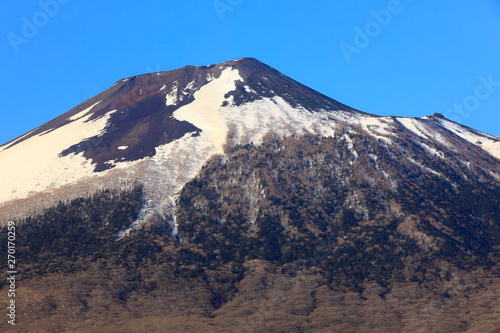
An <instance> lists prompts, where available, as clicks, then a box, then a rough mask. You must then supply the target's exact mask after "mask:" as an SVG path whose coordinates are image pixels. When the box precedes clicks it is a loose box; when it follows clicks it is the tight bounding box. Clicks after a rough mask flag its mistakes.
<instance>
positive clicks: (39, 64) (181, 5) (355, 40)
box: [0, 0, 500, 143]
mask: <svg viewBox="0 0 500 333" xmlns="http://www.w3.org/2000/svg"><path fill="white" fill-rule="evenodd" d="M45 3H46V4H48V5H43V4H45ZM54 3H56V4H58V8H56V7H54ZM50 4H51V5H50ZM377 13H378V14H377ZM377 16H378V21H377ZM30 28H31V29H30ZM33 28H34V29H33ZM499 36H500V2H499V1H497V0H460V1H456V0H455V1H454V0H440V1H431V0H413V1H411V0H400V1H397V0H391V1H389V0H364V1H344V0H329V1H325V0H321V1H320V0H310V1H302V0H301V1H298V0H288V1H274V0H216V1H214V0H191V1H167V0H161V1H160V0H150V1H93V0H87V1H82V0H41V1H40V2H37V1H18V0H3V1H2V2H0V61H1V62H0V64H1V66H0V99H1V101H2V103H1V111H0V126H1V131H0V143H4V142H6V141H8V140H10V139H12V138H14V137H16V136H19V135H21V134H24V133H25V132H27V131H29V130H31V129H33V128H35V127H36V126H39V125H41V124H42V123H44V122H46V121H49V120H51V119H52V118H54V117H56V116H58V115H59V114H61V113H63V112H66V111H67V110H69V109H70V108H72V107H74V106H75V105H77V104H79V103H81V102H83V101H84V100H86V99H88V98H90V97H92V96H94V95H95V94H97V93H99V92H101V91H103V90H104V89H107V88H108V87H110V86H111V85H112V84H113V83H114V82H115V81H117V80H119V79H121V78H124V77H128V76H132V75H136V74H143V73H146V72H151V71H158V70H170V69H175V68H178V67H182V66H185V65H207V64H212V63H218V62H223V61H227V60H232V59H236V58H240V57H255V58H257V59H259V60H261V61H263V62H265V63H267V64H268V65H270V66H273V67H275V68H277V69H278V70H280V71H282V72H283V73H285V74H287V75H289V76H291V77H292V78H294V79H296V80H298V81H300V82H302V83H304V84H306V85H308V86H309V87H311V88H313V89H315V90H318V91H320V92H322V93H324V94H326V95H328V96H330V97H332V98H335V99H337V100H339V101H341V102H343V103H345V104H348V105H350V106H352V107H355V108H358V109H360V110H363V111H366V112H371V113H375V114H380V115H401V116H413V117H422V116H425V115H430V114H433V113H435V112H439V113H443V114H444V113H447V115H448V116H449V117H450V118H452V119H455V120H458V121H460V122H461V123H463V124H465V125H468V126H471V127H473V128H476V129H479V130H482V131H485V132H488V133H490V134H494V135H498V136H500V126H499V125H500V38H499ZM455 104H457V106H461V108H462V110H461V111H458V108H457V109H455V107H454V105H455Z"/></svg>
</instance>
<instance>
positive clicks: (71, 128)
mask: <svg viewBox="0 0 500 333" xmlns="http://www.w3.org/2000/svg"><path fill="white" fill-rule="evenodd" d="M87 110H90V108H89V109H87ZM115 111H116V110H114V111H110V112H108V113H107V114H106V115H105V116H103V117H101V118H99V119H96V120H93V121H87V120H88V118H89V117H90V116H89V117H82V116H81V115H83V113H84V112H86V111H85V110H84V111H82V112H80V113H79V115H80V116H79V118H75V119H77V120H74V121H73V122H71V123H69V124H66V125H65V126H62V127H60V128H58V129H56V130H54V131H49V132H45V133H42V134H39V135H35V136H32V137H30V138H29V139H27V140H25V141H22V142H20V143H18V144H16V145H15V146H14V147H12V148H11V149H6V150H3V151H0V175H2V178H1V180H0V202H3V201H7V200H11V199H19V198H25V197H27V196H29V195H30V193H31V192H40V191H45V190H48V189H51V188H57V187H59V186H61V185H65V184H69V183H73V182H76V181H79V180H81V179H83V178H85V177H87V176H88V175H90V174H92V172H93V169H94V166H93V165H92V163H91V161H90V160H87V159H86V158H84V157H83V153H81V154H78V155H75V154H71V155H68V156H65V157H60V156H59V154H60V153H61V152H62V151H63V150H65V149H67V148H68V147H70V146H72V145H74V144H77V143H79V142H81V141H83V140H85V139H87V138H90V137H93V136H96V135H99V134H101V133H102V131H103V129H104V128H105V126H106V123H107V121H108V119H109V117H110V115H111V114H112V113H113V112H115Z"/></svg>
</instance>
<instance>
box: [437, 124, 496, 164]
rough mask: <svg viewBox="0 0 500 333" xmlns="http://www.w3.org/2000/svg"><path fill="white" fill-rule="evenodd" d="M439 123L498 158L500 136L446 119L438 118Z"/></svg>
mask: <svg viewBox="0 0 500 333" xmlns="http://www.w3.org/2000/svg"><path fill="white" fill-rule="evenodd" d="M439 123H440V124H441V126H443V127H444V128H446V129H447V130H449V131H451V132H453V133H455V134H456V135H458V136H459V137H461V138H462V139H464V140H467V141H469V142H470V143H473V144H475V145H476V146H479V147H481V148H482V149H483V150H486V151H487V152H488V153H490V154H491V155H493V156H495V157H496V158H499V159H500V138H498V137H495V136H493V135H490V134H486V133H482V132H479V131H471V130H469V129H468V128H467V127H465V126H461V125H459V124H457V123H454V122H452V121H449V120H446V119H440V120H439Z"/></svg>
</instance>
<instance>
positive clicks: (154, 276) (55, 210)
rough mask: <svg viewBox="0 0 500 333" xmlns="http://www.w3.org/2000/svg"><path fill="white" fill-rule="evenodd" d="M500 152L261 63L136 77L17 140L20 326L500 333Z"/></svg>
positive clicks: (452, 129)
mask: <svg viewBox="0 0 500 333" xmlns="http://www.w3.org/2000/svg"><path fill="white" fill-rule="evenodd" d="M499 158H500V140H499V138H498V137H494V136H491V135H488V134H485V133H481V132H478V131H476V130H474V129H471V128H468V127H465V126H462V125H460V124H457V123H454V122H452V121H450V120H447V119H446V118H445V117H443V116H442V115H439V114H435V115H432V116H429V117H423V118H403V117H379V116H376V115H372V114H367V113H364V112H361V111H358V110H355V109H353V108H350V107H348V106H346V105H343V104H341V103H340V102H337V101H335V100H333V99H331V98H329V97H326V96H324V95H322V94H320V93H318V92H316V91H314V90H312V89H310V88H308V87H305V86H303V85H302V84H300V83H298V82H296V81H294V80H293V79H291V78H288V77H287V76H285V75H284V74H282V73H280V72H279V71H277V70H275V69H273V68H271V67H269V66H267V65H265V64H263V63H261V62H259V61H257V60H255V59H252V58H245V59H238V60H234V61H230V62H226V63H221V64H216V65H210V66H201V67H194V66H187V67H184V68H181V69H177V70H173V71H168V72H160V73H151V74H145V75H140V76H135V77H131V78H127V79H123V80H120V81H117V82H116V83H115V84H114V85H113V86H112V87H110V88H109V89H108V90H106V91H104V92H102V93H101V94H99V95H97V96H95V97H93V98H91V99H89V100H88V101H86V102H84V103H82V104H81V105H79V106H77V107H75V108H74V109H72V110H70V111H68V112H67V113H65V114H62V115H61V116H59V117H57V118H56V119H54V120H52V121H50V122H48V123H47V124H44V125H42V126H40V127H39V128H36V129H34V130H33V131H31V132H29V133H27V134H25V135H24V136H21V137H19V138H16V139H14V140H12V141H10V142H8V143H6V144H4V145H2V146H0V177H1V178H0V182H1V185H2V186H1V187H0V216H2V220H3V222H1V221H0V223H3V224H5V222H6V221H9V220H16V223H17V230H16V231H17V239H16V241H17V249H16V251H17V252H16V253H17V254H16V255H17V257H18V258H19V261H20V262H22V269H21V267H20V268H19V271H20V273H19V276H18V290H17V295H18V299H19V303H18V304H19V307H18V308H17V311H18V312H17V314H18V319H19V324H18V325H16V327H11V326H10V325H8V324H7V323H6V321H1V322H0V329H1V330H2V332H9V331H15V332H301V333H303V332H314V333H316V332H497V331H498V327H500V322H499V319H498V318H500V316H498V308H499V306H498V304H499V303H498V299H497V295H498V292H500V284H499V282H500V281H499V279H498V276H499V270H498V267H499V261H498V260H499V252H498V251H499V249H500V224H499V221H500V210H499V208H498V207H500V159H499ZM54 170H57V171H56V172H54ZM6 242H7V230H6V229H5V228H3V229H2V230H1V231H0V243H2V244H6ZM5 251H6V249H5V248H3V247H2V248H1V249H0V255H3V256H4V257H6V255H7V254H6V253H5ZM0 288H1V290H2V293H4V292H5V291H6V290H7V288H8V286H7V284H6V283H5V281H4V282H1V281H0ZM5 315H6V308H5V307H4V308H3V309H0V316H3V317H6V316H5ZM14 328H15V329H14Z"/></svg>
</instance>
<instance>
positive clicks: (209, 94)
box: [173, 69, 242, 154]
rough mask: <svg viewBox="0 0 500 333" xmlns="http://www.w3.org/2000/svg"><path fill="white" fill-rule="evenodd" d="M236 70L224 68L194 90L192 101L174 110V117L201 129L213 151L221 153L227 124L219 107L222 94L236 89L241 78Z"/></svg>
mask: <svg viewBox="0 0 500 333" xmlns="http://www.w3.org/2000/svg"><path fill="white" fill-rule="evenodd" d="M241 79H242V78H241V76H240V75H239V71H238V70H234V69H226V70H224V71H223V72H222V74H221V76H220V77H219V78H218V79H216V80H214V81H211V82H210V83H208V84H206V85H205V86H203V87H202V88H201V89H200V90H198V91H197V92H195V94H194V99H195V100H194V101H193V102H191V103H189V104H188V105H185V106H183V107H181V108H180V109H178V110H177V111H175V112H174V114H173V116H174V118H176V119H178V120H184V121H188V122H190V123H191V124H193V125H194V126H196V127H198V128H200V129H201V131H202V132H201V135H202V136H207V137H208V139H209V140H210V141H212V142H213V145H214V150H215V151H214V152H215V153H220V154H222V153H223V152H224V151H223V145H224V142H225V140H226V135H227V124H226V121H225V119H224V117H223V116H222V115H221V112H220V109H221V107H222V103H223V102H224V100H225V99H224V95H225V94H226V93H227V92H228V91H232V90H234V89H236V85H235V81H237V80H241Z"/></svg>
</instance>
